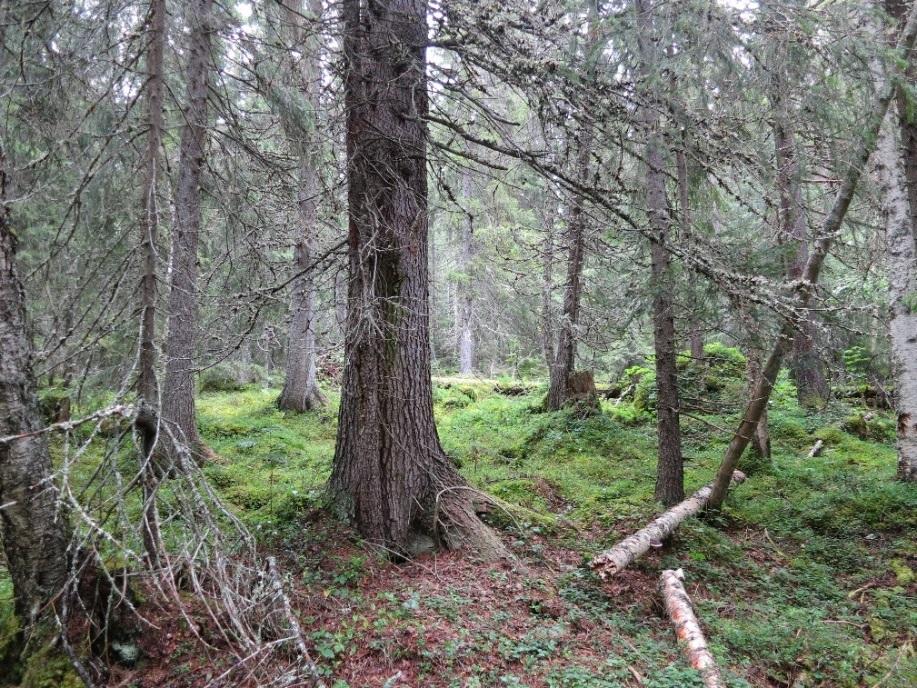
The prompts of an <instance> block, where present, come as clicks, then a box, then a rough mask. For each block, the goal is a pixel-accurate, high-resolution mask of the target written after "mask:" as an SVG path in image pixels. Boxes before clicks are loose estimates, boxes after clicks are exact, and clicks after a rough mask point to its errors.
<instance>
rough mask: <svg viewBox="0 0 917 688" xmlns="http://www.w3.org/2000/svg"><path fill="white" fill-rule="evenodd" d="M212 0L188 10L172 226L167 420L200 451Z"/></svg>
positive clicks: (197, 1)
mask: <svg viewBox="0 0 917 688" xmlns="http://www.w3.org/2000/svg"><path fill="white" fill-rule="evenodd" d="M212 9H213V0H191V1H190V2H189V3H188V4H187V5H186V7H185V11H186V12H187V13H188V21H189V24H190V26H191V34H190V37H189V44H188V63H187V69H186V79H187V96H186V98H187V103H186V105H185V108H184V110H183V113H182V114H183V122H182V130H181V140H180V142H179V158H178V187H177V190H176V196H175V225H174V227H173V228H172V242H171V243H172V245H171V281H170V285H169V322H168V338H167V340H166V355H167V360H166V375H165V382H164V384H163V389H162V417H163V421H164V422H165V423H166V424H167V425H168V430H169V432H170V433H171V434H172V435H173V436H174V437H175V440H176V441H178V442H180V443H182V444H184V445H186V446H187V447H188V448H189V449H191V450H192V451H197V450H200V449H201V440H200V435H199V434H198V431H197V414H196V410H195V404H194V372H195V364H194V353H195V344H196V340H197V327H198V293H197V275H198V264H197V263H198V256H197V246H198V235H199V233H200V226H201V179H202V174H203V168H204V145H205V142H206V138H207V81H208V73H209V71H210V50H211V46H210V42H211V41H210V38H211V34H212V33H213V28H212V26H211V22H212V17H211V12H212Z"/></svg>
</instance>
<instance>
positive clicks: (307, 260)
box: [277, 0, 325, 411]
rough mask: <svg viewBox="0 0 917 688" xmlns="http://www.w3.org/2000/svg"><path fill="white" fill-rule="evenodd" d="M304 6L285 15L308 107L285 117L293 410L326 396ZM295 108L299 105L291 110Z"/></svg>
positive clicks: (288, 403)
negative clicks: (291, 208) (291, 153)
mask: <svg viewBox="0 0 917 688" xmlns="http://www.w3.org/2000/svg"><path fill="white" fill-rule="evenodd" d="M305 9H306V8H305V7H303V6H302V4H301V3H300V6H299V7H297V8H295V9H291V10H288V11H287V12H286V13H285V14H286V16H285V19H286V20H287V21H288V22H290V23H291V24H293V25H294V26H295V27H296V31H295V40H294V41H293V45H302V46H303V48H304V51H305V54H304V55H303V57H302V58H301V60H300V70H299V71H300V74H299V83H298V84H297V86H298V88H299V91H300V93H301V94H302V96H303V100H304V102H305V104H306V106H307V107H308V109H309V112H308V113H304V114H303V118H302V119H303V120H306V119H307V118H308V121H293V119H292V117H285V118H284V129H285V130H286V135H287V138H288V139H289V140H290V142H291V144H292V146H293V149H294V150H295V151H296V152H297V155H298V157H299V198H298V204H297V205H298V210H299V219H300V222H301V224H302V230H301V231H302V234H301V236H300V239H299V241H297V243H296V248H295V261H294V267H295V269H296V270H297V272H299V273H300V274H299V276H298V277H297V278H296V280H294V282H293V294H292V297H291V301H290V312H291V318H290V331H289V339H288V342H287V357H286V370H285V373H286V374H285V378H284V385H283V390H282V391H281V393H280V398H279V399H278V400H277V405H278V406H279V407H280V408H282V409H286V410H289V411H309V410H311V409H314V408H318V407H320V406H324V404H325V397H324V396H323V395H322V393H321V390H320V389H319V387H318V377H317V375H316V364H315V350H316V346H315V315H316V314H315V280H314V279H313V277H312V274H311V271H307V269H308V268H309V266H310V264H311V262H312V256H313V255H314V254H315V243H316V238H317V237H316V235H317V230H318V199H319V196H320V193H321V185H320V179H319V172H318V168H319V165H320V164H321V161H322V155H321V151H320V149H319V146H320V143H319V141H318V137H317V124H318V116H319V91H320V88H321V73H320V70H319V69H318V64H317V62H318V52H319V48H320V45H319V41H318V40H316V38H315V34H314V33H311V32H309V31H308V30H306V31H303V27H302V15H303V14H304V10H305ZM321 11H322V5H321V0H308V12H309V14H311V15H313V17H315V19H316V20H317V19H318V18H319V17H321ZM293 112H297V110H295V109H294V110H293Z"/></svg>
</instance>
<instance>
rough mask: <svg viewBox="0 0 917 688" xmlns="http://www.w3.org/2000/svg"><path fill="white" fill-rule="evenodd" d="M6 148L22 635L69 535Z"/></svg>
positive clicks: (0, 520)
mask: <svg viewBox="0 0 917 688" xmlns="http://www.w3.org/2000/svg"><path fill="white" fill-rule="evenodd" d="M5 163H6V159H5V156H4V152H3V150H2V148H0V437H10V436H14V435H16V436H19V435H22V437H20V438H19V439H13V440H8V441H0V535H2V537H0V540H2V542H3V550H4V554H5V560H6V565H7V568H8V570H9V575H10V578H11V579H12V582H13V598H14V599H13V610H14V612H15V614H16V617H17V618H18V620H19V623H20V628H21V629H23V630H26V631H27V630H28V629H29V627H30V626H32V625H33V624H34V622H35V621H36V619H37V618H38V616H39V615H40V613H41V612H42V608H43V607H44V605H45V603H46V602H48V600H49V599H50V598H51V597H52V596H53V595H54V594H55V593H56V592H57V591H58V590H59V588H60V587H61V585H62V584H63V582H64V580H65V578H66V571H67V558H66V528H65V524H64V521H63V514H62V513H61V512H60V511H58V510H57V508H56V498H57V492H56V490H55V488H54V484H53V482H52V481H51V476H52V467H51V458H50V455H49V453H48V440H47V435H45V434H29V433H35V432H36V431H38V430H39V429H40V428H41V427H42V426H43V423H42V419H41V416H40V413H39V410H38V400H37V397H36V387H35V379H34V376H33V373H32V347H31V344H30V341H29V338H28V335H27V327H26V311H25V294H24V291H23V288H22V284H21V282H20V281H19V276H18V274H17V271H16V263H15V255H16V236H15V233H14V231H13V228H12V227H11V226H10V211H9V207H8V206H7V204H6V194H5V190H6V168H5Z"/></svg>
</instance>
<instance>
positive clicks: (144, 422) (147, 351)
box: [136, 0, 166, 566]
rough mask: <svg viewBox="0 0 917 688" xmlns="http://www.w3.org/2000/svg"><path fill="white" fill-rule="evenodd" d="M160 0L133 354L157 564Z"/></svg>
mask: <svg viewBox="0 0 917 688" xmlns="http://www.w3.org/2000/svg"><path fill="white" fill-rule="evenodd" d="M165 26H166V7H165V0H151V2H150V14H149V29H148V30H147V35H148V39H147V41H148V43H147V54H146V62H147V64H146V71H147V80H146V85H145V94H144V95H145V100H146V117H147V125H148V131H147V140H146V155H145V157H144V160H143V177H142V178H143V183H142V185H141V195H140V237H139V238H140V256H141V261H142V264H141V265H142V267H141V278H140V355H139V360H138V368H139V372H138V378H137V401H138V407H139V409H138V413H137V421H136V427H137V431H138V433H139V434H140V444H141V447H142V449H143V455H142V456H141V458H140V460H141V465H140V471H141V483H142V484H143V500H144V509H143V524H142V528H143V543H144V546H145V548H146V552H147V556H148V557H149V560H150V564H151V565H153V566H158V564H159V557H160V552H161V550H162V538H161V536H160V533H159V514H158V512H157V508H156V475H155V471H154V470H153V455H154V451H155V448H156V443H157V441H158V437H159V427H158V422H159V421H158V417H159V385H158V382H157V379H156V292H157V277H156V251H157V240H158V235H159V206H158V204H157V199H156V191H157V186H158V184H157V180H158V178H159V148H160V146H161V145H162V86H163V80H162V53H163V45H164V44H165Z"/></svg>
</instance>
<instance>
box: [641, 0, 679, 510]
mask: <svg viewBox="0 0 917 688" xmlns="http://www.w3.org/2000/svg"><path fill="white" fill-rule="evenodd" d="M634 11H635V12H636V15H637V16H636V19H637V43H638V48H639V56H640V64H639V66H638V72H639V75H640V80H641V81H642V82H647V81H649V80H650V79H651V77H652V76H653V73H654V71H655V69H656V50H657V48H656V42H655V28H654V25H653V15H652V8H651V5H650V3H649V2H647V0H635V2H634ZM655 95H656V94H654V93H645V94H644V96H645V97H647V98H649V99H650V101H655V100H657V99H656V98H655V97H654V96H655ZM639 117H640V121H641V123H642V124H643V126H644V129H645V132H646V137H647V138H646V144H645V157H646V212H647V216H648V219H649V224H650V228H651V229H652V232H653V239H651V241H650V268H651V276H650V286H651V288H652V292H653V350H654V353H655V359H656V400H657V401H656V419H657V424H656V427H657V433H658V436H659V455H658V461H657V464H656V466H657V467H656V499H658V500H660V501H661V502H662V503H663V504H665V505H666V506H672V505H673V504H677V503H678V502H680V501H681V500H682V499H684V496H685V488H684V464H683V461H682V455H681V425H680V420H679V406H680V401H679V397H678V374H677V367H676V351H675V346H676V345H675V309H674V303H675V298H674V293H673V287H672V265H671V257H670V256H669V252H668V251H667V250H666V248H665V244H666V237H667V235H668V233H669V230H670V229H671V218H670V216H669V213H668V199H667V198H666V173H665V159H664V156H663V148H662V145H663V144H662V137H661V132H660V126H661V123H660V118H659V112H658V110H657V109H656V108H654V107H652V106H642V107H640V114H639Z"/></svg>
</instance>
